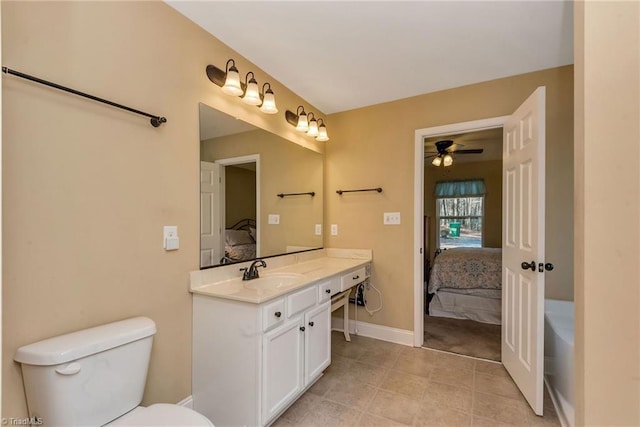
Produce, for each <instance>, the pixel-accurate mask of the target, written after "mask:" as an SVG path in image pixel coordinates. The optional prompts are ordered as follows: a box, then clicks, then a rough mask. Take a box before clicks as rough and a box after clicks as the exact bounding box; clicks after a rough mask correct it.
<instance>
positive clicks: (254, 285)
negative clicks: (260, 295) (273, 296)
mask: <svg viewBox="0 0 640 427" xmlns="http://www.w3.org/2000/svg"><path fill="white" fill-rule="evenodd" d="M303 277H304V275H302V274H298V273H266V274H264V275H262V276H260V277H259V278H258V279H253V280H248V281H246V282H245V283H244V287H245V288H247V289H257V290H259V289H264V290H271V289H280V288H286V287H288V286H291V285H292V284H294V283H295V282H297V281H299V280H300V279H301V278H303Z"/></svg>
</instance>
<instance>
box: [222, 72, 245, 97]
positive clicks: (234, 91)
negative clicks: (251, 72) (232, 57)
mask: <svg viewBox="0 0 640 427" xmlns="http://www.w3.org/2000/svg"><path fill="white" fill-rule="evenodd" d="M222 92H224V93H226V94H227V95H233V96H240V95H242V87H240V73H238V69H237V68H236V67H235V65H232V66H231V68H229V70H228V71H227V77H226V79H225V81H224V86H222Z"/></svg>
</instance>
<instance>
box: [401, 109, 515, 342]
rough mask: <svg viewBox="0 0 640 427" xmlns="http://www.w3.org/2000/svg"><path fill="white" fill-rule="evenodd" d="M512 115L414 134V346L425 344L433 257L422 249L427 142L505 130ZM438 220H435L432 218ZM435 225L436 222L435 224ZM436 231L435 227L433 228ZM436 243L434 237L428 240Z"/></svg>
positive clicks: (421, 130) (419, 131) (419, 130)
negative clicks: (429, 262) (428, 267)
mask: <svg viewBox="0 0 640 427" xmlns="http://www.w3.org/2000/svg"><path fill="white" fill-rule="evenodd" d="M508 118H509V116H501V117H494V118H490V119H484V120H476V121H471V122H463V123H455V124H451V125H444V126H437V127H432V128H425V129H418V130H416V132H415V156H414V158H415V163H414V168H415V176H414V179H415V181H414V189H415V192H414V230H416V232H415V233H414V248H415V251H414V254H415V255H414V278H415V283H414V301H415V306H414V346H416V347H422V345H423V343H424V321H425V319H424V313H425V306H426V304H427V301H426V295H427V292H425V283H426V280H425V279H426V272H425V260H427V259H428V260H430V257H431V254H426V253H425V252H426V249H427V248H426V247H425V246H423V245H424V243H423V239H424V237H423V236H424V233H425V225H424V217H425V208H424V203H425V200H424V191H425V189H424V186H425V161H424V159H425V152H426V150H425V142H424V141H425V139H429V138H439V137H445V136H449V135H457V134H465V133H469V132H479V131H483V130H489V129H496V128H502V127H503V125H504V123H505V122H506V121H507V119H508ZM431 221H435V219H430V222H431ZM432 224H433V223H432ZM432 228H433V227H432ZM429 240H430V241H433V238H431V237H430V238H429Z"/></svg>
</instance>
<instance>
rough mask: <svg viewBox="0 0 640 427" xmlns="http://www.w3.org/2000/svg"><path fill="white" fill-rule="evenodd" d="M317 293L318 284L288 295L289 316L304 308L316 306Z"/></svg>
mask: <svg viewBox="0 0 640 427" xmlns="http://www.w3.org/2000/svg"><path fill="white" fill-rule="evenodd" d="M317 294H318V286H316V285H314V286H309V287H308V288H306V289H303V290H301V291H298V292H296V293H293V294H291V295H289V296H287V316H288V317H291V316H295V315H296V314H298V313H300V312H301V311H302V310H305V309H307V308H309V307H312V306H314V305H315V304H316V296H317Z"/></svg>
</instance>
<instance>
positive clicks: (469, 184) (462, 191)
mask: <svg viewBox="0 0 640 427" xmlns="http://www.w3.org/2000/svg"><path fill="white" fill-rule="evenodd" d="M486 192H487V189H486V187H485V186H484V180H482V179H467V180H464V181H441V182H436V189H435V194H434V195H435V196H436V197H437V198H447V197H480V196H484V195H485V194H486Z"/></svg>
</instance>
